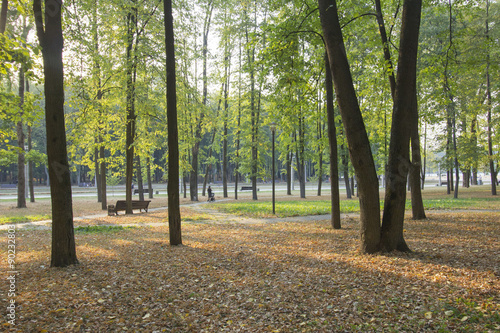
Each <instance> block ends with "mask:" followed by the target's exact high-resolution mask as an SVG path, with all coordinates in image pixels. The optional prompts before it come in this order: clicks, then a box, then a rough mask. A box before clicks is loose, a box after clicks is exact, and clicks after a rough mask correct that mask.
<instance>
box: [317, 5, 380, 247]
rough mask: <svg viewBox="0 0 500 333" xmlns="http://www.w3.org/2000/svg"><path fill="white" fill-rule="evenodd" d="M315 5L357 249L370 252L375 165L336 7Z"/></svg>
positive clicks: (375, 218) (376, 208)
mask: <svg viewBox="0 0 500 333" xmlns="http://www.w3.org/2000/svg"><path fill="white" fill-rule="evenodd" d="M318 4H319V13H320V19H321V26H322V29H323V38H324V40H325V45H326V50H327V53H328V59H329V62H330V70H331V72H332V78H333V83H334V87H335V93H336V95H337V103H338V105H339V108H340V113H341V116H342V121H343V124H344V128H345V134H346V137H347V141H348V144H349V155H350V157H351V161H352V164H353V166H354V169H355V172H356V177H357V179H358V188H359V202H360V219H361V250H362V251H363V252H366V253H373V252H376V251H377V250H378V248H379V243H380V203H379V192H378V178H377V173H376V171H375V163H374V160H373V156H372V152H371V148H370V142H369V140H368V135H367V133H366V129H365V125H364V122H363V117H362V116H361V110H360V108H359V104H358V99H357V97H356V92H355V90H354V86H353V81H352V76H351V72H350V69H349V63H348V61H347V55H346V53H345V45H344V40H343V36H342V30H341V28H340V23H339V18H338V13H337V4H336V2H335V1H333V0H318Z"/></svg>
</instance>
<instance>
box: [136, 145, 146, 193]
mask: <svg viewBox="0 0 500 333" xmlns="http://www.w3.org/2000/svg"><path fill="white" fill-rule="evenodd" d="M135 159H136V166H135V167H136V171H135V172H136V177H137V189H138V190H139V200H140V201H144V184H143V181H142V166H141V158H140V156H139V155H136V157H135Z"/></svg>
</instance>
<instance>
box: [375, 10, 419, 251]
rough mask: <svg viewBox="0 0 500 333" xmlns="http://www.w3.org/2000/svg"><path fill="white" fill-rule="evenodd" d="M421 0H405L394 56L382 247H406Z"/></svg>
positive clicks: (390, 248)
mask: <svg viewBox="0 0 500 333" xmlns="http://www.w3.org/2000/svg"><path fill="white" fill-rule="evenodd" d="M421 8H422V2H421V0H405V2H404V5H403V17H402V26H401V37H400V46H399V57H398V73H397V77H396V92H395V97H394V109H393V112H392V126H391V141H390V146H389V160H388V165H387V174H386V175H387V176H386V189H385V202H384V216H383V220H382V229H381V233H382V234H381V247H382V249H383V250H386V251H392V250H395V249H398V250H400V251H409V248H408V246H407V245H406V243H405V241H404V238H403V222H404V212H405V203H406V179H407V174H408V170H409V154H410V153H409V143H410V134H411V129H412V122H414V121H415V118H416V116H414V112H415V110H417V107H416V105H415V104H416V103H417V99H416V82H417V50H418V34H419V28H420V13H421Z"/></svg>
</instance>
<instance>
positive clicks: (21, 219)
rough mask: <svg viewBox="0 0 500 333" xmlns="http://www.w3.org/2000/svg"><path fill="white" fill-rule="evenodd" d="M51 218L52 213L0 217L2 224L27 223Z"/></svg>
mask: <svg viewBox="0 0 500 333" xmlns="http://www.w3.org/2000/svg"><path fill="white" fill-rule="evenodd" d="M49 219H50V215H27V216H2V217H0V224H11V223H25V222H33V221H43V220H49Z"/></svg>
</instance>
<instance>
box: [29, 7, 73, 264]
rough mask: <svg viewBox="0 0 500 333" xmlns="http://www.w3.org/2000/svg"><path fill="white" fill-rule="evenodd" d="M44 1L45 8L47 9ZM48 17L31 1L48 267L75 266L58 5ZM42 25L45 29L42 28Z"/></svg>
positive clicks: (59, 11) (59, 8)
mask: <svg viewBox="0 0 500 333" xmlns="http://www.w3.org/2000/svg"><path fill="white" fill-rule="evenodd" d="M47 2H48V0H46V4H45V8H49V7H48V6H49V4H47ZM50 9H51V12H50V15H49V14H47V15H45V19H43V18H42V15H43V14H42V5H41V1H40V0H34V1H33V12H34V13H35V23H36V28H37V35H38V39H39V41H40V46H41V48H42V55H43V68H44V76H45V82H44V91H45V121H46V127H47V161H48V165H49V177H50V181H51V186H50V194H51V202H52V252H51V263H50V265H51V267H65V266H68V265H73V264H77V263H78V260H77V258H76V248H75V236H74V229H73V206H72V199H71V176H70V170H69V164H68V154H67V150H66V131H65V129H66V128H65V124H64V82H63V81H64V75H63V61H62V49H63V35H62V26H61V4H60V3H59V2H57V1H56V2H52V1H51V2H50ZM44 22H45V26H44Z"/></svg>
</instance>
